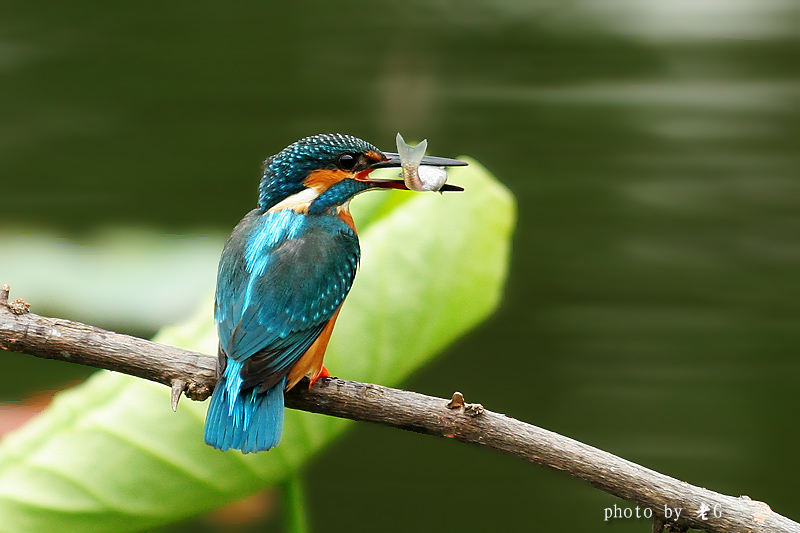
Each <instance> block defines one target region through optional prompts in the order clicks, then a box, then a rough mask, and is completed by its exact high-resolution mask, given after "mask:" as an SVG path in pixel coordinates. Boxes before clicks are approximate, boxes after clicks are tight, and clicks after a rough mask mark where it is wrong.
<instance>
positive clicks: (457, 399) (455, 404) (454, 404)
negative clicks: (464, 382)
mask: <svg viewBox="0 0 800 533" xmlns="http://www.w3.org/2000/svg"><path fill="white" fill-rule="evenodd" d="M464 405H465V403H464V395H463V394H461V393H460V392H458V391H456V392H454V393H453V398H452V399H451V400H450V401H449V402H447V405H446V407H447V408H448V409H458V408H459V407H464Z"/></svg>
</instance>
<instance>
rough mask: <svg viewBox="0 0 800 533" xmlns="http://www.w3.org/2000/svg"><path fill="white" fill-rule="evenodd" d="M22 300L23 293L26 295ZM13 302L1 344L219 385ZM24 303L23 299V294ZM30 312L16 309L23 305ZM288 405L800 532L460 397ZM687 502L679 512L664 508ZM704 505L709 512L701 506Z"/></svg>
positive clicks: (329, 397) (320, 396)
mask: <svg viewBox="0 0 800 533" xmlns="http://www.w3.org/2000/svg"><path fill="white" fill-rule="evenodd" d="M20 301H21V300H18V301H17V302H20ZM15 303H16V302H14V303H9V302H8V290H7V288H6V287H3V290H2V291H0V348H2V349H4V350H13V351H15V352H21V353H27V354H30V355H35V356H37V357H44V358H48V359H60V360H62V361H70V362H73V363H78V364H83V365H89V366H93V367H96V368H104V369H108V370H114V371H117V372H123V373H126V374H130V375H133V376H137V377H140V378H144V379H149V380H152V381H156V382H158V383H162V384H164V385H166V386H168V387H170V388H171V390H172V406H173V409H175V408H177V403H178V399H179V398H180V395H181V392H183V393H185V394H186V396H188V397H189V398H192V399H195V400H204V399H206V398H207V397H208V396H209V395H210V394H211V391H212V390H213V388H214V382H215V374H214V367H215V364H216V358H214V357H209V356H206V355H203V354H200V353H197V352H191V351H187V350H181V349H178V348H173V347H170V346H165V345H163V344H158V343H155V342H151V341H147V340H143V339H139V338H136V337H131V336H128V335H120V334H118V333H113V332H111V331H106V330H102V329H99V328H95V327H92V326H87V325H85V324H80V323H78V322H71V321H68V320H59V319H54V318H47V317H42V316H39V315H36V314H33V313H29V312H27V307H26V306H24V305H17V306H16V307H12V306H14V304H15ZM23 303H24V302H23ZM23 309H24V312H22V313H20V314H17V313H16V311H21V310H23ZM286 405H287V406H288V407H291V408H293V409H301V410H304V411H309V412H313V413H321V414H326V415H330V416H337V417H340V418H349V419H351V420H359V421H364V422H372V423H375V424H382V425H386V426H391V427H396V428H401V429H406V430H409V431H416V432H419V433H426V434H429V435H437V436H440V437H448V438H451V439H455V440H459V441H462V442H467V443H470V444H475V445H478V446H483V447H486V448H492V449H495V450H499V451H502V452H505V453H508V454H511V455H515V456H517V457H519V458H521V459H524V460H526V461H530V462H532V463H536V464H539V465H542V466H547V467H550V468H555V469H557V470H563V471H565V472H567V473H569V474H570V475H572V476H574V477H576V478H579V479H582V480H584V481H587V482H589V483H590V484H592V485H593V486H595V487H597V488H599V489H600V490H603V491H605V492H607V493H609V494H612V495H614V496H617V497H619V498H622V499H624V500H627V501H629V502H631V503H634V504H636V505H639V506H641V507H643V508H647V509H651V510H652V511H653V518H654V523H653V531H661V530H663V528H664V526H667V528H668V529H671V530H673V531H676V530H685V529H686V528H689V527H691V528H694V529H701V530H705V531H716V532H742V533H744V532H751V531H759V532H766V533H777V532H794V533H800V524H798V523H796V522H794V521H792V520H789V519H788V518H786V517H784V516H781V515H779V514H777V513H775V512H773V511H772V510H771V509H770V507H769V506H768V505H767V504H765V503H763V502H757V501H753V500H751V499H750V498H748V497H747V496H741V497H738V498H735V497H732V496H726V495H724V494H719V493H717V492H713V491H710V490H707V489H703V488H700V487H696V486H694V485H690V484H689V483H686V482H683V481H678V480H677V479H674V478H671V477H669V476H665V475H663V474H660V473H658V472H655V471H653V470H650V469H648V468H644V467H642V466H639V465H637V464H635V463H632V462H630V461H626V460H625V459H621V458H619V457H617V456H615V455H612V454H610V453H607V452H604V451H602V450H599V449H597V448H593V447H592V446H588V445H586V444H583V443H581V442H578V441H575V440H572V439H570V438H567V437H564V436H561V435H558V434H556V433H553V432H551V431H547V430H545V429H542V428H539V427H536V426H533V425H530V424H526V423H524V422H521V421H519V420H516V419H514V418H511V417H508V416H506V415H503V414H500V413H494V412H492V411H489V410H487V409H484V408H483V406H481V405H480V404H469V403H466V402H465V401H464V397H463V395H461V394H460V393H455V394H453V397H452V399H450V400H446V399H443V398H435V397H432V396H426V395H423V394H418V393H415V392H409V391H403V390H398V389H391V388H388V387H383V386H380V385H373V384H370V383H358V382H354V381H347V380H343V379H338V378H321V379H320V380H318V381H317V383H316V384H315V385H314V387H313V388H311V389H310V390H309V389H308V388H307V387H304V386H298V387H295V388H294V389H292V390H291V391H289V392H287V393H286ZM666 508H671V509H681V510H682V512H681V514H680V517H679V518H678V519H677V520H676V519H675V514H674V513H673V514H672V515H671V516H669V515H667V516H665V515H666V513H665V509H666ZM703 510H705V513H703V512H702V511H703Z"/></svg>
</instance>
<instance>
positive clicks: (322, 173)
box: [303, 168, 351, 192]
mask: <svg viewBox="0 0 800 533" xmlns="http://www.w3.org/2000/svg"><path fill="white" fill-rule="evenodd" d="M350 176H351V174H350V173H348V172H345V171H344V170H333V169H329V168H322V169H319V170H315V171H314V172H312V173H311V174H309V175H308V177H307V178H306V179H305V181H303V184H304V185H305V186H306V187H311V188H312V189H315V190H317V191H319V192H324V191H327V190H328V188H329V187H330V186H331V185H334V184H336V183H339V182H340V181H342V180H343V179H345V178H349V177H350Z"/></svg>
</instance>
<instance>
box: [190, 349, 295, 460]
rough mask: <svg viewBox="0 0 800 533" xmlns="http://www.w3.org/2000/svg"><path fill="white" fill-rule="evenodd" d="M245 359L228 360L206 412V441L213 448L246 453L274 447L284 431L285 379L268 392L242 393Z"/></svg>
mask: <svg viewBox="0 0 800 533" xmlns="http://www.w3.org/2000/svg"><path fill="white" fill-rule="evenodd" d="M241 368H242V362H240V361H234V360H231V359H229V360H228V364H227V366H226V368H225V373H224V374H223V376H222V379H220V381H219V383H218V384H217V387H216V388H215V389H214V393H213V394H212V395H211V404H210V405H209V406H208V414H207V415H206V427H205V440H206V443H207V444H209V445H210V446H213V447H214V448H218V449H220V450H223V451H226V450H230V449H234V450H241V451H242V452H244V453H250V452H258V451H262V450H269V449H270V448H274V447H275V446H277V445H278V443H279V442H280V441H281V433H282V432H283V390H284V389H285V388H286V378H283V379H282V380H281V381H280V382H278V384H276V385H275V386H274V387H272V388H271V389H269V390H268V391H267V392H265V393H262V394H258V393H257V392H256V391H255V389H251V390H248V391H246V392H241V385H242V378H241Z"/></svg>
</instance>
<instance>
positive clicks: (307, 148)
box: [259, 133, 382, 209]
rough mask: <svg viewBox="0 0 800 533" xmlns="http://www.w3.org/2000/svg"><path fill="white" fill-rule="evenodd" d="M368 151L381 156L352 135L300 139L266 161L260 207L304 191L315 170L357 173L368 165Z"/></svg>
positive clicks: (373, 148)
mask: <svg viewBox="0 0 800 533" xmlns="http://www.w3.org/2000/svg"><path fill="white" fill-rule="evenodd" d="M368 152H374V153H377V154H382V152H381V151H380V150H379V149H378V148H376V147H375V146H373V145H372V144H370V143H368V142H367V141H364V140H362V139H359V138H358V137H353V136H352V135H343V134H341V133H324V134H320V135H312V136H311V137H306V138H304V139H300V140H299V141H297V142H294V143H292V144H290V145H289V146H287V147H286V148H284V149H283V150H281V151H280V152H278V153H277V154H275V155H273V156H272V157H269V158H267V159H266V160H265V161H264V165H263V173H262V176H261V183H260V186H259V189H260V194H259V205H260V206H261V207H262V209H263V208H264V207H266V206H269V205H272V204H274V203H276V202H278V201H280V200H282V199H284V198H287V197H289V196H291V195H293V194H296V193H298V192H300V191H302V190H303V189H304V188H305V185H304V184H303V180H305V179H306V177H308V175H309V174H310V173H311V172H314V171H315V170H320V169H341V170H346V171H356V170H358V167H359V165H361V164H366V163H365V162H364V161H363V155H364V154H366V153H368ZM343 156H345V157H344V159H343ZM347 156H352V157H351V158H349V159H348V158H347Z"/></svg>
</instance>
